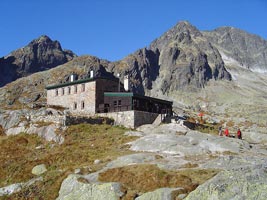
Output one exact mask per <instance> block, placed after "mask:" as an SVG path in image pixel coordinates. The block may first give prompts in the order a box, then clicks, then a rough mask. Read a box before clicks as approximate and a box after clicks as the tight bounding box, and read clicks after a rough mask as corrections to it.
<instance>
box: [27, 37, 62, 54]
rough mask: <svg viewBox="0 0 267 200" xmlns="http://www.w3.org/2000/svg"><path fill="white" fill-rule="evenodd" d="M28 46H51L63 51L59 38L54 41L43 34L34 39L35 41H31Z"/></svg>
mask: <svg viewBox="0 0 267 200" xmlns="http://www.w3.org/2000/svg"><path fill="white" fill-rule="evenodd" d="M28 46H32V47H33V46H37V47H38V46H42V47H49V48H53V49H58V50H60V51H62V48H61V45H60V43H59V42H58V41H57V40H55V41H52V40H51V39H50V38H49V37H48V36H47V35H41V36H40V37H39V38H37V39H34V40H33V41H31V42H30V43H29V45H28Z"/></svg>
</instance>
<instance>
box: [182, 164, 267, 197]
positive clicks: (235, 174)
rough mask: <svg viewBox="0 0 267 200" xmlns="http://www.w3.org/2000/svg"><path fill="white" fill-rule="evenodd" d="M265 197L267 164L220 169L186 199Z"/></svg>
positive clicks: (266, 193) (266, 195)
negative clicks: (226, 169)
mask: <svg viewBox="0 0 267 200" xmlns="http://www.w3.org/2000/svg"><path fill="white" fill-rule="evenodd" d="M266 197H267V166H266V165H256V166H253V167H252V166H251V167H247V168H243V167H240V168H238V169H234V170H229V171H222V172H220V173H219V174H217V175H216V176H215V177H213V178H212V179H210V180H209V181H207V182H205V183H204V184H202V185H200V186H199V187H197V189H196V190H194V191H193V192H191V193H190V194H189V195H188V196H187V197H186V198H185V199H186V200H199V199H205V200H229V199H234V200H243V199H246V200H265V199H266Z"/></svg>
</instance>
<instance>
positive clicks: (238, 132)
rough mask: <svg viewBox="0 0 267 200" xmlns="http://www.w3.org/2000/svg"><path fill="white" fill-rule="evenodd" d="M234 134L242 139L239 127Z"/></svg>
mask: <svg viewBox="0 0 267 200" xmlns="http://www.w3.org/2000/svg"><path fill="white" fill-rule="evenodd" d="M236 136H237V138H238V139H241V140H242V133H241V131H240V129H238V130H237V133H236Z"/></svg>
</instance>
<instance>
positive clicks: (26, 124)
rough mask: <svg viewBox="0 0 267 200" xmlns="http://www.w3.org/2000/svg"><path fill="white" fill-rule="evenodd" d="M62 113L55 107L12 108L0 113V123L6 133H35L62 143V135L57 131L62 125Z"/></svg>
mask: <svg viewBox="0 0 267 200" xmlns="http://www.w3.org/2000/svg"><path fill="white" fill-rule="evenodd" d="M63 120H64V116H63V113H62V112H60V111H57V110H55V109H51V108H48V109H45V108H41V109H39V110H27V109H23V110H14V111H2V113H0V125H1V127H2V128H3V129H4V132H5V134H6V135H17V134H20V133H27V134H37V135H38V136H39V137H42V138H44V139H45V140H47V141H54V142H56V143H59V144H62V143H63V142H64V137H63V136H62V135H60V134H58V133H56V132H57V130H59V129H61V128H62V126H63Z"/></svg>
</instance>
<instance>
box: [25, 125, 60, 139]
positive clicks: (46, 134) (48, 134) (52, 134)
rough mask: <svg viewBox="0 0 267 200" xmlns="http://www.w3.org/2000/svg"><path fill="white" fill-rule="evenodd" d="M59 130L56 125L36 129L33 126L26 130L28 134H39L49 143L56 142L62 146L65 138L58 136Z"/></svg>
mask: <svg viewBox="0 0 267 200" xmlns="http://www.w3.org/2000/svg"><path fill="white" fill-rule="evenodd" d="M57 129H58V126H57V125H55V124H51V125H49V126H43V127H36V126H34V125H32V126H30V127H29V128H28V129H27V130H26V133H28V134H37V135H38V136H40V137H42V138H44V139H45V140H47V141H54V142H57V143H59V144H62V143H63V142H64V137H63V136H61V135H59V134H56V130H57Z"/></svg>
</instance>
